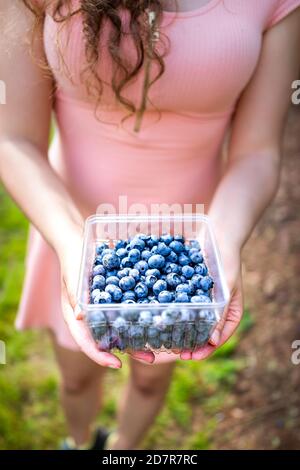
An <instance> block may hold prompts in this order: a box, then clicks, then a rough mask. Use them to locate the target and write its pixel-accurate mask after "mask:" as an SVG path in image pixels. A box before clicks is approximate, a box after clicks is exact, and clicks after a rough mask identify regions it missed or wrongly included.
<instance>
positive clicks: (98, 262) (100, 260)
mask: <svg viewBox="0 0 300 470" xmlns="http://www.w3.org/2000/svg"><path fill="white" fill-rule="evenodd" d="M94 264H95V266H98V265H99V264H101V265H102V255H101V256H96V258H95V262H94Z"/></svg>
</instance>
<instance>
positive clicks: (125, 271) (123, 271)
mask: <svg viewBox="0 0 300 470" xmlns="http://www.w3.org/2000/svg"><path fill="white" fill-rule="evenodd" d="M130 271H131V269H130V268H123V269H121V270H120V271H118V272H117V276H118V277H119V278H120V279H121V277H125V276H129V273H130Z"/></svg>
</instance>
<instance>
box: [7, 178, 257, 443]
mask: <svg viewBox="0 0 300 470" xmlns="http://www.w3.org/2000/svg"><path fill="white" fill-rule="evenodd" d="M0 220H1V223H0V339H2V340H4V341H5V342H6V346H7V364H6V365H5V366H4V365H2V366H1V365H0V449H55V448H57V446H58V445H59V440H60V439H61V438H62V437H63V436H64V435H65V433H66V429H65V424H64V419H63V414H62V410H61V407H60V405H59V391H58V390H59V374H58V370H57V368H56V364H55V361H54V357H53V353H52V350H51V347H50V342H49V340H48V338H47V335H46V333H45V332H37V331H26V332H21V333H20V332H17V331H16V330H15V328H14V317H15V315H16V310H17V306H18V300H19V296H20V291H21V287H22V278H23V273H24V256H25V249H26V239H27V229H28V224H27V221H26V220H25V218H24V216H23V215H22V214H21V213H20V211H19V210H18V209H17V208H16V206H15V204H14V203H13V202H12V201H11V199H10V198H9V197H8V196H7V195H6V194H5V192H4V190H3V188H1V187H0ZM252 323H253V320H252V317H251V315H250V313H249V312H248V311H246V312H245V315H244V318H243V321H242V324H241V326H240V333H239V334H241V333H243V332H245V331H247V330H248V329H249V328H251V326H252ZM237 344H238V335H235V336H234V337H233V338H232V339H231V340H230V341H229V342H227V343H226V344H225V345H224V346H223V347H222V348H220V349H219V350H218V351H217V353H215V355H214V356H213V357H212V358H211V359H209V360H207V361H203V362H192V361H189V362H179V363H178V366H177V368H176V370H175V375H174V380H173V382H172V385H171V388H170V391H169V393H168V397H167V400H166V404H165V406H164V409H163V411H162V412H161V414H160V415H159V416H158V417H157V420H156V422H155V425H154V426H153V428H152V429H151V431H150V433H149V435H148V437H147V439H146V441H145V442H144V447H145V448H148V449H151V448H156V449H159V448H161V449H209V448H210V447H213V431H214V429H215V427H216V426H217V416H218V413H220V411H221V410H222V406H223V404H224V403H226V398H227V395H228V391H229V389H230V387H232V385H233V384H234V383H235V380H236V376H237V373H238V371H239V370H240V369H241V368H242V367H243V366H244V363H243V360H241V359H239V358H235V357H234V351H235V349H236V346H237ZM127 375H128V366H127V364H126V362H125V366H124V368H123V369H122V370H121V371H118V372H116V371H110V370H109V371H108V373H107V380H106V383H105V389H106V390H107V391H109V393H107V394H106V393H105V400H104V407H103V410H102V411H101V413H100V415H99V423H101V424H102V425H105V426H108V427H110V428H114V426H115V416H116V403H117V399H118V395H119V390H120V387H121V386H122V385H123V384H124V383H125V381H126V377H127Z"/></svg>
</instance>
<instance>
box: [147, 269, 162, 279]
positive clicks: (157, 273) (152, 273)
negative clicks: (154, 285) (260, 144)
mask: <svg viewBox="0 0 300 470" xmlns="http://www.w3.org/2000/svg"><path fill="white" fill-rule="evenodd" d="M145 275H146V276H155V277H157V278H159V277H160V271H159V270H158V269H147V271H146V272H145Z"/></svg>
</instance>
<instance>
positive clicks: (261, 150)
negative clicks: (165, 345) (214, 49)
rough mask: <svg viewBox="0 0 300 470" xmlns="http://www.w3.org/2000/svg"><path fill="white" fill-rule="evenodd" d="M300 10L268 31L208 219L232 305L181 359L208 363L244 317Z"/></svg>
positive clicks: (274, 183)
mask: <svg viewBox="0 0 300 470" xmlns="http://www.w3.org/2000/svg"><path fill="white" fill-rule="evenodd" d="M299 45H300V9H299V8H298V9H297V10H296V11H295V12H294V13H292V14H290V15H289V16H288V17H286V18H285V19H284V20H282V21H281V22H280V23H278V24H277V25H276V26H274V27H273V28H271V29H270V30H268V31H267V32H266V33H265V35H264V39H263V47H262V53H261V57H260V60H259V63H258V66H257V68H256V71H255V73H254V76H253V77H252V79H251V81H250V83H249V84H248V86H247V88H246V90H245V91H244V93H243V95H242V97H241V99H240V101H239V104H238V108H237V112H236V115H235V119H234V123H233V128H232V133H231V138H230V142H229V148H228V164H227V168H226V171H225V173H224V176H223V178H222V180H221V182H220V184H219V186H218V188H217V190H216V192H215V195H214V198H213V201H212V204H211V206H210V210H209V215H210V218H211V220H212V223H213V226H214V230H215V233H216V238H217V241H218V244H219V247H220V251H221V256H222V260H223V263H224V267H225V272H226V276H227V280H228V284H229V288H230V290H231V301H230V304H229V307H228V310H227V313H226V314H225V315H224V317H223V319H222V320H221V321H220V323H219V325H218V327H217V329H216V330H215V331H214V333H213V335H212V337H211V340H210V343H211V344H210V345H208V346H207V347H205V348H202V349H201V350H199V351H197V352H195V353H193V355H192V356H191V354H190V353H188V352H186V353H183V355H182V358H183V359H190V358H191V357H192V358H193V359H204V358H206V357H208V356H209V355H210V354H211V353H212V352H213V351H214V350H215V348H216V347H217V346H220V345H222V344H223V343H225V341H227V340H228V338H229V337H230V336H231V335H232V334H233V332H234V331H235V329H236V328H237V326H238V324H239V322H240V319H241V316H242V313H243V302H242V284H241V277H240V254H241V250H242V247H243V246H244V244H245V242H246V241H247V239H248V238H249V236H250V234H251V232H252V230H253V228H254V227H255V225H256V223H257V222H258V220H259V218H260V217H261V215H262V213H263V211H264V210H265V209H266V207H267V206H268V205H269V203H270V202H271V200H272V199H273V197H274V195H275V193H276V191H277V187H278V181H279V174H280V160H281V143H282V136H283V130H284V126H285V121H286V115H287V110H288V108H289V104H290V96H291V84H292V82H293V81H294V80H295V78H297V76H298V73H299V59H300V56H299Z"/></svg>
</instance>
